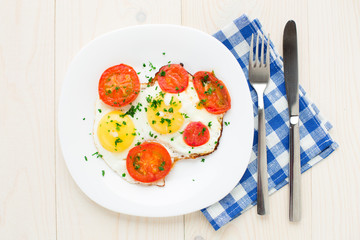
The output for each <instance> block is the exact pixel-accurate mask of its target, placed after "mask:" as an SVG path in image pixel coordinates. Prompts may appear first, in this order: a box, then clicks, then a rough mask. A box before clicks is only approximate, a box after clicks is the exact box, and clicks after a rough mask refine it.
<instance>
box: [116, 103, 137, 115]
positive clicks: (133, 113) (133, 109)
mask: <svg viewBox="0 0 360 240" xmlns="http://www.w3.org/2000/svg"><path fill="white" fill-rule="evenodd" d="M141 106H142V104H141V103H138V104H137V105H136V107H135V106H134V105H132V106H131V108H130V109H129V110H127V112H126V113H125V114H121V115H120V117H125V116H126V115H130V116H131V117H134V115H135V113H136V111H141V109H140V107H141Z"/></svg>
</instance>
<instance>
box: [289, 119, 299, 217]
mask: <svg viewBox="0 0 360 240" xmlns="http://www.w3.org/2000/svg"><path fill="white" fill-rule="evenodd" d="M291 118H297V119H295V121H294V119H293V121H292V119H290V163H289V172H290V178H289V180H290V205H289V206H290V209H289V210H290V212H289V219H290V221H291V222H297V221H300V219H301V195H300V187H301V163H300V133H299V123H298V117H291ZM291 122H292V123H291Z"/></svg>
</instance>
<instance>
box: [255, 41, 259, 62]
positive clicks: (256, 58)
mask: <svg viewBox="0 0 360 240" xmlns="http://www.w3.org/2000/svg"><path fill="white" fill-rule="evenodd" d="M255 48H256V53H255V66H256V67H259V35H257V38H256V46H255Z"/></svg>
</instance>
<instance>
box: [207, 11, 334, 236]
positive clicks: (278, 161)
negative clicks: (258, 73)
mask: <svg viewBox="0 0 360 240" xmlns="http://www.w3.org/2000/svg"><path fill="white" fill-rule="evenodd" d="M259 33H261V34H263V33H264V32H263V29H262V26H261V24H260V22H259V20H257V19H255V20H254V21H251V20H249V18H248V17H247V16H246V15H243V16H241V17H240V18H238V19H236V20H235V21H234V22H232V23H231V24H230V25H229V26H227V27H225V28H224V29H223V30H221V31H219V32H217V33H215V34H214V37H215V38H217V39H218V40H219V41H221V42H222V43H223V44H224V45H225V46H226V47H227V48H228V49H229V50H230V51H231V52H232V54H233V55H234V56H235V58H236V59H237V61H238V62H239V64H240V66H241V68H242V69H243V71H244V73H245V76H246V78H247V79H248V78H249V75H248V64H249V50H250V41H251V35H252V34H255V35H256V34H259ZM265 34H266V33H265ZM266 35H267V34H266ZM266 35H265V36H266ZM265 40H266V42H267V39H265ZM260 42H261V41H260ZM260 44H261V43H260ZM265 47H266V44H265ZM266 51H267V50H266ZM270 61H271V64H270V82H269V85H268V88H267V90H266V91H265V96H264V104H265V121H266V142H267V162H268V180H269V194H272V193H274V192H276V191H277V190H279V189H280V188H282V187H283V186H285V185H286V184H287V183H288V175H289V111H288V103H287V99H286V90H285V82H284V69H283V59H282V57H281V56H280V55H279V54H278V53H277V51H276V50H275V48H274V45H273V44H272V42H270ZM248 84H249V88H250V91H251V97H252V100H253V103H254V104H253V109H254V117H255V119H254V121H255V130H254V131H255V133H254V143H253V149H252V154H251V159H250V162H249V165H248V168H247V169H246V171H245V174H244V176H243V177H242V179H241V180H240V182H239V183H238V185H237V186H236V187H235V188H234V189H233V190H232V191H231V192H230V193H229V194H228V195H227V196H226V197H225V198H223V199H222V200H220V201H219V202H217V203H215V204H213V205H211V206H209V207H207V208H205V209H202V210H201V211H202V212H203V214H204V215H205V217H206V218H207V219H208V221H209V222H210V224H211V225H212V226H213V228H214V229H215V230H218V229H219V228H220V227H222V226H224V225H225V224H226V223H228V222H230V221H232V220H233V219H235V218H236V217H238V216H239V215H241V214H242V213H244V212H245V211H247V210H248V209H250V208H251V207H252V206H254V205H256V193H257V183H256V181H257V163H256V156H257V142H258V139H257V136H258V133H257V121H258V120H257V95H256V92H255V90H254V89H253V88H252V87H251V85H250V83H249V82H248ZM331 128H332V125H331V124H330V123H329V122H328V121H327V120H325V119H324V118H323V117H322V116H321V115H320V113H319V110H318V108H317V107H316V106H315V105H314V104H313V103H312V102H311V101H310V100H309V98H308V97H307V96H306V93H305V91H304V89H303V88H301V86H300V145H301V166H302V167H301V171H302V172H305V171H306V170H308V169H309V168H311V167H312V166H313V165H315V164H316V163H318V162H319V161H321V160H322V159H324V158H326V157H327V156H329V155H330V154H331V153H332V152H333V151H334V150H335V149H336V148H337V147H338V144H337V143H336V142H334V141H333V140H332V139H331V137H330V135H329V133H328V131H329V130H330V129H331Z"/></svg>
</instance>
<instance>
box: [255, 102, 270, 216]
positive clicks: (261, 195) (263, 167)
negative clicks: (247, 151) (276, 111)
mask: <svg viewBox="0 0 360 240" xmlns="http://www.w3.org/2000/svg"><path fill="white" fill-rule="evenodd" d="M258 123H259V126H258V158H257V166H258V182H257V213H258V214H259V215H266V214H269V194H268V172H267V156H266V134H265V133H266V132H265V115H264V108H259V110H258Z"/></svg>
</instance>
